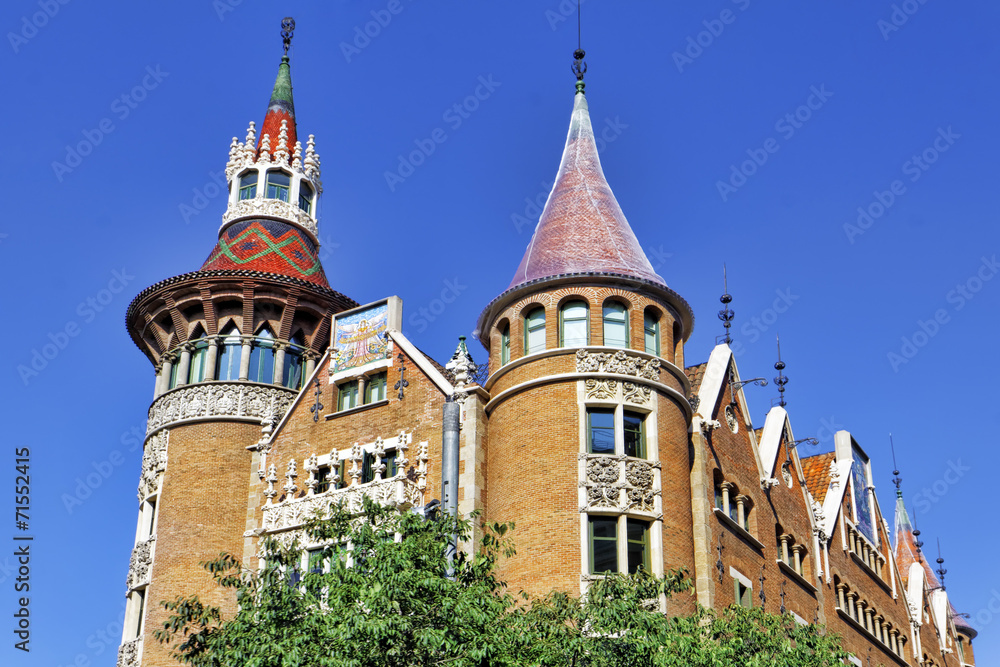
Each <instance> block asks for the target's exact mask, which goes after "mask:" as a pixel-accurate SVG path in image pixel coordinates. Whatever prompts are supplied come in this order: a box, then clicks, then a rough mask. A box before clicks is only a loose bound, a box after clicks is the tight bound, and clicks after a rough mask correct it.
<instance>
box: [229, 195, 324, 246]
mask: <svg viewBox="0 0 1000 667" xmlns="http://www.w3.org/2000/svg"><path fill="white" fill-rule="evenodd" d="M260 217H264V218H278V219H280V220H285V221H288V222H291V223H294V224H296V225H298V226H299V227H303V228H304V229H306V230H308V231H309V233H310V234H312V235H313V236H314V237H318V234H319V231H318V229H317V226H316V221H315V220H313V219H312V216H310V215H309V214H308V213H306V212H305V211H303V210H302V209H300V208H299V207H298V206H294V205H292V204H290V203H288V202H285V201H281V200H280V199H265V198H263V197H255V198H253V199H244V200H242V201H238V202H236V203H235V204H233V205H232V206H230V207H229V208H228V209H226V212H225V213H224V214H223V215H222V227H226V226H227V225H229V223H231V222H234V221H236V220H240V219H242V218H260Z"/></svg>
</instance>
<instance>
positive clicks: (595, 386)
mask: <svg viewBox="0 0 1000 667" xmlns="http://www.w3.org/2000/svg"><path fill="white" fill-rule="evenodd" d="M583 386H584V389H586V391H587V398H588V399H590V400H595V401H613V400H615V399H616V398H617V394H618V382H617V381H615V380H593V379H590V378H587V379H586V380H584V381H583Z"/></svg>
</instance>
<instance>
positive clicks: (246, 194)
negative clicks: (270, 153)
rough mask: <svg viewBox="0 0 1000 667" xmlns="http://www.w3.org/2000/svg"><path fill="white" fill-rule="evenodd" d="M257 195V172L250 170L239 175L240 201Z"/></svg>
mask: <svg viewBox="0 0 1000 667" xmlns="http://www.w3.org/2000/svg"><path fill="white" fill-rule="evenodd" d="M256 196H257V172H256V171H251V172H247V173H246V174H243V175H242V176H240V201H243V200H244V199H253V198H254V197H256Z"/></svg>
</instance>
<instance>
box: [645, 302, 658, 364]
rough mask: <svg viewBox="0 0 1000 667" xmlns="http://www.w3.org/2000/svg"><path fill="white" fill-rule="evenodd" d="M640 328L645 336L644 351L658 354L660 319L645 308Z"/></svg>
mask: <svg viewBox="0 0 1000 667" xmlns="http://www.w3.org/2000/svg"><path fill="white" fill-rule="evenodd" d="M642 328H643V331H644V332H645V338H646V352H647V353H648V354H655V355H656V356H660V320H659V318H657V317H656V315H655V314H654V313H653V312H652V311H649V310H647V311H646V314H645V316H644V317H643V318H642Z"/></svg>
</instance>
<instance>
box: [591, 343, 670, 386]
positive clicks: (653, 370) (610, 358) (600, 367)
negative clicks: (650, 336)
mask: <svg viewBox="0 0 1000 667" xmlns="http://www.w3.org/2000/svg"><path fill="white" fill-rule="evenodd" d="M576 370H577V372H578V373H618V374H621V375H634V376H636V377H640V378H643V379H646V380H659V378H660V360H659V359H643V358H642V357H637V356H632V355H630V354H627V353H626V352H625V351H624V350H618V351H617V352H615V353H613V354H612V353H610V352H590V351H588V350H579V351H577V353H576Z"/></svg>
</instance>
